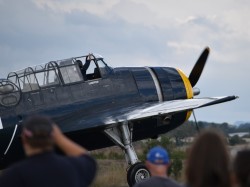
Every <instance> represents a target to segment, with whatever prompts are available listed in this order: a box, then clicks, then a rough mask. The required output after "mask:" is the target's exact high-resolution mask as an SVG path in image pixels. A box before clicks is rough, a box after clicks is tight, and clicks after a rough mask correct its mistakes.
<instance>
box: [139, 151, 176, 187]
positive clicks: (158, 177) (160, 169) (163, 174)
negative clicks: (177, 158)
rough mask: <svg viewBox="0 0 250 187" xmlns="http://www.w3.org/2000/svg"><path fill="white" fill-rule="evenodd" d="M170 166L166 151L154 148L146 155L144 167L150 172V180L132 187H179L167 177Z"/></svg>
mask: <svg viewBox="0 0 250 187" xmlns="http://www.w3.org/2000/svg"><path fill="white" fill-rule="evenodd" d="M169 166H170V158H169V155H168V153H167V151H166V150H165V149H164V148H162V147H160V146H157V147H154V148H152V149H150V150H149V152H148V154H147V160H146V167H147V168H148V170H149V171H150V174H151V178H149V179H146V180H144V181H142V182H140V183H137V184H135V186H134V187H180V186H181V185H179V184H178V183H177V182H175V181H174V180H171V179H170V178H168V176H167V172H168V168H169Z"/></svg>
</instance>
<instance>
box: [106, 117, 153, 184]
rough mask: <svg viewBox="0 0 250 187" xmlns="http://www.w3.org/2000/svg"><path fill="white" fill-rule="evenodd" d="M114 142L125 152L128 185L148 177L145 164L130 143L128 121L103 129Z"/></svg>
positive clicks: (130, 136) (130, 131) (130, 132)
mask: <svg viewBox="0 0 250 187" xmlns="http://www.w3.org/2000/svg"><path fill="white" fill-rule="evenodd" d="M104 132H105V133H106V135H108V136H109V137H110V138H111V139H112V140H113V141H114V142H115V144H117V145H119V146H120V147H121V149H122V150H123V151H124V153H125V159H126V161H127V164H128V166H129V169H128V172H127V181H128V184H129V186H133V185H134V184H135V183H138V182H141V181H143V180H145V179H146V178H149V177H150V173H149V171H148V170H147V168H146V167H145V165H144V164H143V163H142V162H140V161H139V159H138V157H137V155H136V152H135V150H134V147H133V145H132V128H130V129H129V125H128V122H127V121H125V122H123V123H122V125H120V126H116V127H113V128H110V129H107V130H105V131H104Z"/></svg>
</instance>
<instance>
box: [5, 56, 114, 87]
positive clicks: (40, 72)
mask: <svg viewBox="0 0 250 187" xmlns="http://www.w3.org/2000/svg"><path fill="white" fill-rule="evenodd" d="M80 62H81V63H82V65H80ZM83 68H85V69H83ZM111 71H112V68H110V67H109V66H107V64H106V63H105V62H104V61H103V58H102V57H100V56H97V55H93V54H90V55H86V56H80V57H73V58H69V59H64V60H57V61H51V62H48V63H46V64H43V65H37V66H34V67H28V68H25V69H23V70H19V71H16V72H11V73H9V74H8V77H7V79H8V80H10V81H11V82H12V83H14V84H15V85H17V87H18V88H19V89H20V90H21V91H22V92H28V91H33V90H38V89H41V88H43V87H49V86H56V85H66V84H72V83H76V82H80V81H90V80H93V79H98V78H102V77H105V76H106V75H107V74H108V73H110V72H111Z"/></svg>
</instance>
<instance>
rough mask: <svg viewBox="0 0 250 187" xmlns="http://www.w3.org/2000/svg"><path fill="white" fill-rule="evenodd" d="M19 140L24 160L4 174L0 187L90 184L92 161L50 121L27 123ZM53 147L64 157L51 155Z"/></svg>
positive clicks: (38, 119) (93, 169)
mask: <svg viewBox="0 0 250 187" xmlns="http://www.w3.org/2000/svg"><path fill="white" fill-rule="evenodd" d="M21 138H22V144H23V148H24V151H25V154H26V156H27V158H26V159H24V160H23V161H21V162H19V163H16V164H14V165H13V166H11V167H10V168H8V169H6V170H5V171H3V174H2V175H1V176H0V186H1V187H17V186H19V187H23V186H25V187H34V186H36V187H45V186H46V187H55V186H59V187H80V186H81V187H82V186H89V185H90V184H91V182H92V181H93V179H94V176H95V172H96V162H95V160H94V159H93V158H91V157H90V156H89V155H88V153H87V150H86V149H85V148H83V147H81V146H80V145H78V144H76V143H74V142H73V141H71V140H70V139H68V138H67V137H66V136H65V135H64V134H62V132H61V131H60V129H59V128H58V127H57V126H56V125H55V124H53V122H52V121H51V120H50V119H49V118H46V117H43V116H33V117H31V118H29V119H28V120H26V121H25V122H24V125H23V129H22V133H21ZM54 145H56V146H57V147H58V148H59V149H61V150H62V152H64V153H65V154H66V156H63V155H58V154H56V153H54V151H53V147H54Z"/></svg>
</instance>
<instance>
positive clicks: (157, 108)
mask: <svg viewBox="0 0 250 187" xmlns="http://www.w3.org/2000/svg"><path fill="white" fill-rule="evenodd" d="M236 98H238V97H237V96H223V97H208V98H195V99H183V100H173V101H164V102H160V103H156V104H152V105H150V106H147V107H146V108H143V109H142V108H141V106H138V107H133V108H132V109H131V110H130V111H128V112H126V113H123V114H121V115H117V116H109V117H107V118H105V119H104V123H105V124H106V125H110V124H114V123H118V122H123V121H130V120H136V119H142V118H146V117H151V116H157V115H163V114H173V113H178V112H182V111H188V110H193V109H196V108H202V107H206V106H210V105H215V104H219V103H223V102H227V101H231V100H234V99H236Z"/></svg>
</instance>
